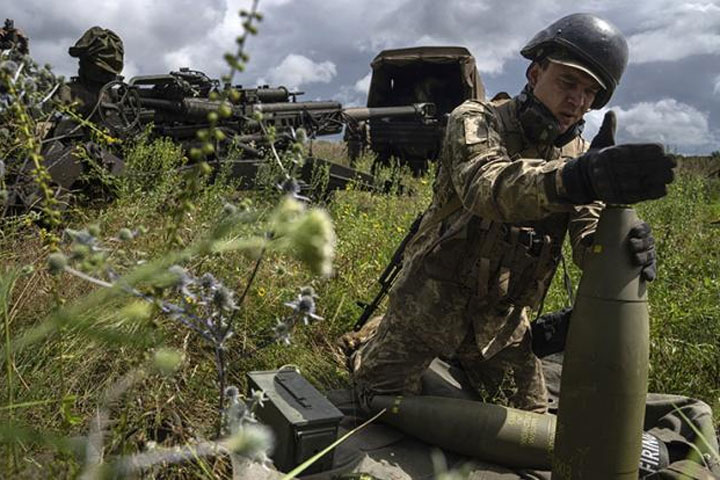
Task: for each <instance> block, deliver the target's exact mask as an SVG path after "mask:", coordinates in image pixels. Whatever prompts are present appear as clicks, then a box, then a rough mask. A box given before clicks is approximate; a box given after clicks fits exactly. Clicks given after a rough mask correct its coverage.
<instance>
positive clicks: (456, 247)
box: [425, 99, 583, 308]
mask: <svg viewBox="0 0 720 480" xmlns="http://www.w3.org/2000/svg"><path fill="white" fill-rule="evenodd" d="M492 106H493V107H494V113H495V114H494V119H495V125H492V127H493V128H494V129H495V130H496V131H497V132H498V133H499V135H500V138H501V140H502V143H503V145H504V147H505V149H506V152H507V154H508V156H509V157H510V158H511V159H512V160H516V159H519V158H538V159H544V160H557V159H560V158H563V157H572V156H576V155H578V154H580V153H581V152H582V147H583V141H582V140H581V139H580V138H579V137H576V138H573V139H572V140H570V141H569V142H568V143H567V144H565V145H564V146H562V147H560V148H558V147H556V146H555V145H553V144H542V143H531V142H530V141H528V139H527V136H526V135H525V133H524V131H523V128H522V124H521V122H520V120H519V119H518V116H517V111H518V104H517V99H513V100H504V101H500V102H494V103H493V104H492ZM453 203H454V204H455V205H456V207H457V208H456V210H454V211H453V210H452V209H451V206H450V205H452V204H453ZM450 205H446V206H445V212H448V211H450V212H452V213H449V214H447V215H438V216H439V217H441V218H440V219H442V220H443V221H442V225H441V227H440V232H439V236H438V238H437V240H436V242H434V244H433V245H431V248H430V249H429V251H428V255H427V257H426V258H425V260H426V262H425V266H426V272H427V273H428V274H429V275H430V276H431V277H433V278H435V279H437V280H442V281H455V282H459V283H462V284H464V285H465V286H468V285H469V286H471V288H472V289H473V290H474V291H472V292H471V293H472V294H473V295H475V296H477V297H480V298H483V299H485V300H486V301H487V302H488V303H489V304H508V305H515V306H528V307H531V308H536V307H538V305H539V304H540V303H541V302H542V299H543V297H544V294H545V291H546V290H547V288H548V286H549V284H550V281H551V280H552V277H553V274H554V272H555V269H556V267H557V265H558V262H559V259H560V255H561V249H562V241H563V239H564V235H565V231H566V227H567V221H568V216H567V214H557V215H552V216H550V217H548V218H544V219H541V220H537V221H533V222H527V223H524V224H509V223H502V222H496V221H491V220H488V219H485V218H481V217H478V216H476V215H469V212H465V211H463V210H462V205H461V203H460V201H459V199H457V198H454V199H453V200H452V201H451V202H450ZM463 215H468V218H467V221H462V220H460V221H458V220H459V217H460V216H463Z"/></svg>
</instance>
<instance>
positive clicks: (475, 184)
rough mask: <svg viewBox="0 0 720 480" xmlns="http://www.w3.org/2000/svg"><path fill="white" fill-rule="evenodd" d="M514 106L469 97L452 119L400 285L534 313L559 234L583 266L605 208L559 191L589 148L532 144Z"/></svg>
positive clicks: (511, 102)
mask: <svg viewBox="0 0 720 480" xmlns="http://www.w3.org/2000/svg"><path fill="white" fill-rule="evenodd" d="M517 107H518V104H517V100H516V99H512V100H505V101H503V102H502V103H500V102H497V103H495V104H493V103H489V102H480V101H476V100H468V101H466V102H465V103H463V104H462V105H460V106H459V107H457V108H456V109H455V110H454V111H453V112H452V114H451V115H450V118H449V120H448V126H447V130H446V133H445V141H444V144H443V151H442V153H441V155H440V159H439V162H440V164H439V170H438V174H437V177H436V180H435V185H434V198H433V201H432V204H431V205H430V207H429V208H428V210H427V212H426V214H425V216H424V218H423V222H422V224H421V226H420V230H419V232H418V235H416V237H415V238H414V239H413V242H411V244H410V245H409V247H408V249H407V250H406V252H407V254H406V257H405V258H406V264H405V267H407V268H403V270H404V276H403V278H401V279H400V281H399V282H398V283H400V284H402V283H403V282H405V281H407V277H408V276H413V277H416V276H417V275H418V273H419V274H420V275H421V276H422V275H423V274H424V275H428V276H429V277H431V278H433V279H435V280H439V281H447V282H454V283H456V284H458V286H462V288H465V289H468V292H469V293H470V294H472V295H474V296H475V297H478V298H484V299H486V302H487V303H494V304H497V303H498V302H499V303H500V304H505V305H514V306H531V307H536V306H537V305H538V304H539V303H540V301H541V299H542V297H543V295H544V293H545V291H546V289H547V287H548V286H549V283H550V281H551V280H552V276H553V273H554V271H555V268H556V266H557V263H558V259H559V255H560V252H561V248H562V243H563V240H564V238H565V233H566V232H569V234H570V240H571V244H572V247H573V259H574V260H575V262H576V263H577V264H578V265H579V266H582V260H583V257H584V255H585V249H586V248H587V247H588V246H589V243H590V240H591V236H592V234H593V233H594V231H595V228H596V224H597V220H598V217H599V214H600V210H601V209H602V204H600V203H596V204H592V205H586V206H574V205H572V204H570V203H568V202H567V201H565V200H563V198H562V197H561V196H560V195H559V194H558V191H560V192H562V191H563V190H562V185H561V184H560V182H561V177H560V172H561V170H562V167H563V165H564V163H565V162H566V161H567V160H568V159H570V158H573V157H576V156H578V155H580V154H581V153H582V152H584V151H585V150H586V149H587V147H588V143H587V142H586V141H585V140H583V139H582V138H580V137H577V138H575V139H574V140H572V141H571V142H570V143H569V144H567V145H565V146H564V147H562V148H557V147H554V146H553V145H542V144H533V143H530V142H529V141H527V139H526V138H525V136H524V135H523V131H522V128H521V125H520V122H519V120H518V118H517V113H516V112H517ZM453 205H455V206H456V207H457V208H455V207H453ZM460 207H462V208H460ZM451 212H452V213H451Z"/></svg>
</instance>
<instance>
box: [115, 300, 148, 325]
mask: <svg viewBox="0 0 720 480" xmlns="http://www.w3.org/2000/svg"><path fill="white" fill-rule="evenodd" d="M151 313H152V306H151V305H150V304H149V303H147V302H140V301H136V302H133V303H131V304H129V305H127V306H125V307H123V309H122V310H120V316H122V317H124V318H125V319H127V320H129V321H131V322H139V321H141V320H145V319H147V318H148V317H150V314H151Z"/></svg>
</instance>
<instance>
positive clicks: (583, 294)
mask: <svg viewBox="0 0 720 480" xmlns="http://www.w3.org/2000/svg"><path fill="white" fill-rule="evenodd" d="M637 222H638V218H637V216H636V215H635V211H634V210H633V209H631V208H628V207H608V208H606V209H605V210H604V211H603V213H602V216H601V217H600V222H599V224H598V229H597V232H596V234H595V240H594V244H593V246H592V247H591V253H589V256H588V257H587V258H586V259H585V265H584V267H585V268H584V272H583V276H582V280H581V282H580V287H579V290H578V296H577V300H576V302H575V308H574V311H573V314H572V317H571V320H570V330H569V332H568V338H567V343H566V346H565V360H564V363H563V373H562V380H561V388H560V390H561V398H560V408H559V412H558V420H557V435H556V438H555V452H554V456H553V479H579V478H582V479H604V480H607V479H620V478H622V479H625V478H627V479H630V478H632V479H637V478H638V462H639V458H640V452H641V436H642V428H643V417H644V412H645V397H646V394H647V377H648V344H649V340H648V335H649V334H648V331H649V327H648V323H649V321H648V308H647V292H646V285H645V282H644V281H643V280H641V279H640V275H639V274H640V267H637V266H634V265H632V264H631V261H630V254H629V252H628V247H627V235H628V232H629V230H630V229H631V228H632V226H633V225H634V224H636V223H637Z"/></svg>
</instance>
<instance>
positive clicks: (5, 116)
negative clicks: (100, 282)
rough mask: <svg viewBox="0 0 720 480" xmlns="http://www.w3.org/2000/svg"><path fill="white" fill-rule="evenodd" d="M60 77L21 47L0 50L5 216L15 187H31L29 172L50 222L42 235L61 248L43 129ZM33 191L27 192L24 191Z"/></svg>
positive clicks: (0, 201) (0, 202)
mask: <svg viewBox="0 0 720 480" xmlns="http://www.w3.org/2000/svg"><path fill="white" fill-rule="evenodd" d="M60 81H61V80H60V79H58V78H56V77H55V76H54V75H53V74H52V72H51V70H50V68H49V67H47V66H46V67H39V66H38V65H37V64H36V63H35V62H34V61H33V60H32V59H31V58H30V57H29V56H28V55H24V54H22V53H20V52H19V51H18V50H17V49H16V48H11V49H9V50H4V51H0V123H2V128H0V158H2V159H3V163H4V168H3V170H4V171H3V172H2V173H3V175H0V177H3V178H4V179H3V180H0V182H2V183H0V217H4V216H5V214H6V213H7V211H8V209H9V208H10V206H11V203H12V202H13V201H14V199H15V197H16V195H15V193H16V192H17V191H18V190H19V189H22V188H25V189H27V188H28V183H29V179H28V177H30V181H31V182H32V183H34V186H35V188H36V189H37V191H39V192H40V199H39V203H40V210H41V211H42V214H43V221H44V223H45V224H46V225H47V226H48V227H49V228H47V229H45V230H44V232H43V236H44V238H46V239H47V242H48V243H49V244H50V246H51V248H56V246H57V242H58V238H57V236H56V235H54V234H53V231H52V230H53V229H54V228H56V227H57V226H59V224H60V209H59V202H58V200H57V199H56V195H55V191H54V189H53V187H52V185H51V182H50V180H51V178H50V174H49V173H48V171H47V168H46V167H45V166H44V164H43V158H42V154H41V150H42V143H41V140H40V138H39V135H38V131H41V130H42V129H43V126H44V122H47V121H48V120H49V119H50V118H51V116H52V115H53V109H52V106H51V102H50V101H49V100H50V98H51V97H52V95H53V94H54V93H55V91H56V90H57V88H58V87H59V85H60ZM28 173H29V174H28ZM9 185H10V186H12V189H11V188H9V187H8V186H9ZM28 194H29V192H25V195H24V196H25V197H27V196H28ZM27 201H28V199H27V198H26V199H25V202H27ZM30 201H32V200H30ZM26 206H28V205H26ZM30 206H34V205H30Z"/></svg>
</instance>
